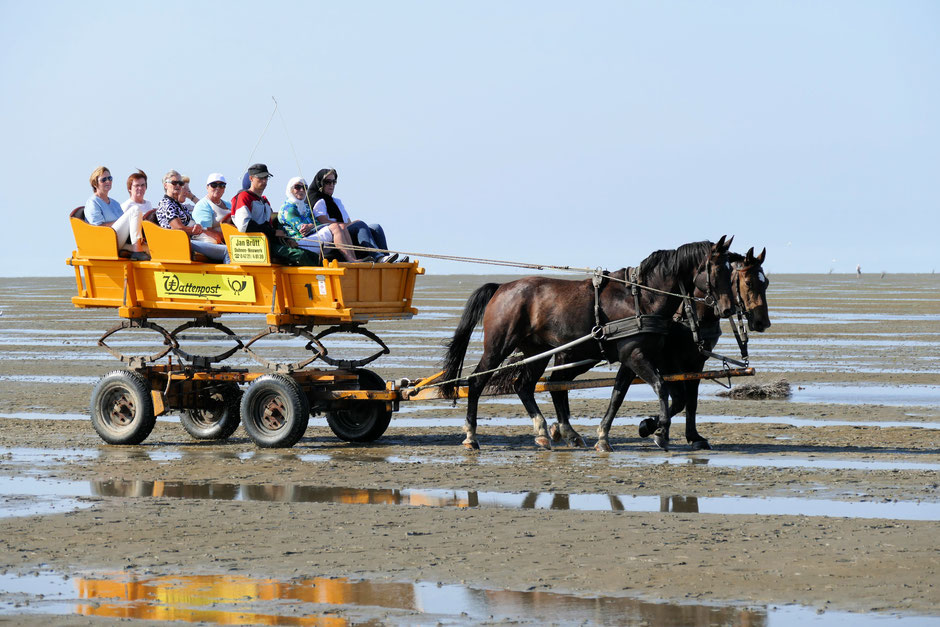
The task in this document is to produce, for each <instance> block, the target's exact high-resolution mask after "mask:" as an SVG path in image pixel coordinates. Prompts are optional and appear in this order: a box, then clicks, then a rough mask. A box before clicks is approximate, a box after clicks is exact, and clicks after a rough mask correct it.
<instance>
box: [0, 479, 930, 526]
mask: <svg viewBox="0 0 940 627" xmlns="http://www.w3.org/2000/svg"><path fill="white" fill-rule="evenodd" d="M81 496H86V497H123V498H148V497H150V498H153V497H157V498H182V499H198V500H223V501H262V502H280V503H343V504H358V505H366V504H368V505H406V506H414V507H458V508H465V507H478V508H488V509H489V508H497V509H550V510H573V511H611V512H623V511H630V512H676V513H696V514H751V515H804V516H823V517H834V518H879V519H893V520H940V503H926V502H915V501H893V502H868V501H837V500H833V499H813V498H795V497H762V498H758V497H730V496H723V497H696V496H679V495H663V496H633V495H627V494H564V493H555V492H492V491H476V490H442V489H383V488H369V489H365V488H349V487H337V486H326V487H324V486H307V485H298V484H293V483H288V484H274V485H271V484H236V483H189V482H184V481H144V480H139V479H107V480H94V481H62V480H54V479H36V478H29V477H3V478H0V499H2V500H0V505H2V506H0V516H22V515H26V514H39V513H47V512H45V511H28V507H29V505H30V500H29V497H34V499H35V501H36V505H37V507H40V506H42V507H45V506H46V505H48V504H49V503H51V502H54V500H55V498H56V497H62V498H63V499H68V500H70V501H74V499H75V497H81ZM6 505H10V507H11V510H10V512H14V511H15V512H16V513H10V512H7V511H6V509H5V507H3V506H6ZM14 506H15V507H14ZM64 509H67V508H64ZM60 511H61V510H60Z"/></svg>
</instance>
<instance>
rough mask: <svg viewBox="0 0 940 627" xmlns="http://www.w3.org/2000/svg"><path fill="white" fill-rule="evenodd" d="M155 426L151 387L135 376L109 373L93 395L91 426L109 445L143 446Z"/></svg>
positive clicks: (124, 372)
mask: <svg viewBox="0 0 940 627" xmlns="http://www.w3.org/2000/svg"><path fill="white" fill-rule="evenodd" d="M156 422H157V418H156V416H154V413H153V398H152V397H151V396H150V386H149V385H147V381H146V380H145V379H144V378H143V377H142V376H140V375H139V374H137V373H136V372H131V371H130V370H115V371H113V372H109V373H108V374H106V375H105V376H104V377H102V378H101V379H100V380H99V381H98V383H97V384H96V385H95V389H94V390H92V392H91V424H92V425H93V426H94V427H95V431H97V432H98V435H99V436H101V439H102V440H104V441H105V442H107V443H108V444H140V443H141V442H143V441H144V440H146V439H147V436H148V435H150V432H151V431H153V425H154V424H155V423H156Z"/></svg>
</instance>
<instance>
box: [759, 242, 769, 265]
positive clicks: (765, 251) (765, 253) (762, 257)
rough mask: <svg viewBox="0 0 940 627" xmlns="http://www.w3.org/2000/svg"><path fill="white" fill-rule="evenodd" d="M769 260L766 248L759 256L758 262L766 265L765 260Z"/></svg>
mask: <svg viewBox="0 0 940 627" xmlns="http://www.w3.org/2000/svg"><path fill="white" fill-rule="evenodd" d="M766 258H767V247H766V246H765V247H764V250H762V251H760V254H759V255H758V256H757V260H758V261H759V262H761V263H764V259H766Z"/></svg>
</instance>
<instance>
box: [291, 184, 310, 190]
mask: <svg viewBox="0 0 940 627" xmlns="http://www.w3.org/2000/svg"><path fill="white" fill-rule="evenodd" d="M305 187H307V186H306V185H304V184H303V183H297V184H296V185H294V186H293V187H292V188H291V189H296V190H301V189H304V188H305Z"/></svg>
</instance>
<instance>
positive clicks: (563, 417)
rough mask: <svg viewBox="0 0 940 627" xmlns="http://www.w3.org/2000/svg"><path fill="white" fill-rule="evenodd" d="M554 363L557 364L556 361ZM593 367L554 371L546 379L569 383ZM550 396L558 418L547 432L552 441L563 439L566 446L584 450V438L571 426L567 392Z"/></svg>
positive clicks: (590, 365)
mask: <svg viewBox="0 0 940 627" xmlns="http://www.w3.org/2000/svg"><path fill="white" fill-rule="evenodd" d="M556 363H559V362H558V361H557V360H556ZM593 367H594V364H589V365H586V366H579V367H577V368H570V369H568V370H556V371H555V372H553V373H552V374H551V375H550V376H549V377H548V380H549V381H551V382H552V383H557V382H560V381H571V380H573V379H574V378H575V377H577V376H579V375H582V374H584V373H585V372H587V371H588V370H590V369H591V368H593ZM551 395H552V404H553V405H554V406H555V416H556V417H557V418H558V422H556V423H555V424H553V425H552V427H551V429H550V430H549V433H550V434H551V436H552V440H553V441H555V442H558V441H560V440H561V439H562V438H564V439H565V442H567V443H568V446H571V447H575V448H584V447H585V446H586V444H585V443H584V438H582V437H581V435H580V434H579V433H578V432H577V431H575V430H574V428H573V427H572V426H571V422H570V418H571V409H570V407H569V405H568V391H567V390H559V391H557V392H551Z"/></svg>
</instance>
